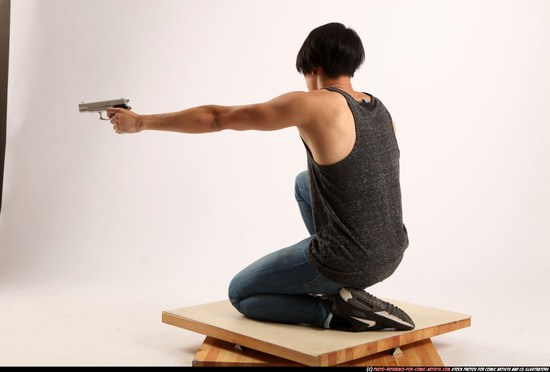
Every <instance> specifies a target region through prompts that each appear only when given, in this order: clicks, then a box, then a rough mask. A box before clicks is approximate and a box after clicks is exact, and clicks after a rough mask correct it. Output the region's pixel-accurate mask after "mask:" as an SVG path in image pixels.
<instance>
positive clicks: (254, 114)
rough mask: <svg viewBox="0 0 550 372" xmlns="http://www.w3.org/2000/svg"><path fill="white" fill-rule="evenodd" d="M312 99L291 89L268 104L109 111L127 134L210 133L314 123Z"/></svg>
mask: <svg viewBox="0 0 550 372" xmlns="http://www.w3.org/2000/svg"><path fill="white" fill-rule="evenodd" d="M310 102H312V99H311V97H310V95H309V93H306V92H291V93H286V94H283V95H281V96H279V97H276V98H274V99H272V100H270V101H267V102H265V103H257V104H251V105H243V106H218V105H206V106H199V107H194V108H190V109H187V110H183V111H179V112H174V113H167V114H157V115H138V114H136V113H133V112H131V111H128V110H124V109H115V108H113V109H109V110H108V112H107V114H108V115H109V116H110V117H111V115H115V114H116V116H115V117H113V119H112V120H111V123H113V124H117V127H118V130H120V131H121V132H124V133H137V132H140V131H142V130H160V131H171V132H180V133H211V132H219V131H222V130H227V129H231V130H238V131H244V130H261V131H273V130H279V129H283V128H288V127H293V126H297V127H301V126H305V125H307V124H308V123H309V122H311V120H312V118H311V110H308V109H307V107H308V104H309V103H310ZM308 112H309V114H308Z"/></svg>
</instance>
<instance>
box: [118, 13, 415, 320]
mask: <svg viewBox="0 0 550 372" xmlns="http://www.w3.org/2000/svg"><path fill="white" fill-rule="evenodd" d="M364 58H365V53H364V49H363V45H362V42H361V39H360V38H359V36H358V35H357V33H356V32H355V31H354V30H352V29H350V28H346V27H345V26H344V25H342V24H339V23H329V24H326V25H324V26H321V27H318V28H316V29H314V30H313V31H312V32H311V33H310V34H309V35H308V37H307V38H306V40H305V42H304V44H303V46H302V48H301V49H300V51H299V53H298V57H297V61H296V67H297V69H298V71H299V72H300V73H301V74H303V75H304V77H305V81H306V85H307V88H308V92H290V93H287V94H283V95H281V96H279V97H276V98H274V99H272V100H270V101H268V102H265V103H260V104H252V105H245V106H233V107H224V106H216V105H208V106H201V107H195V108H191V109H187V110H184V111H180V112H175V113H167V114H159V115H138V114H136V113H134V112H131V111H128V110H124V109H117V108H112V109H109V110H108V115H109V117H111V118H112V119H111V123H112V124H113V129H114V130H115V131H116V132H117V133H137V132H140V131H142V130H164V131H173V132H183V133H206V132H217V131H222V130H226V129H232V130H265V131H270V130H277V129H282V128H287V127H292V126H295V127H297V128H298V132H299V134H300V136H301V138H302V140H303V142H304V145H305V148H306V154H307V161H308V171H307V172H303V173H301V174H300V175H298V177H297V178H296V188H295V196H296V199H297V201H298V205H299V208H300V212H301V214H302V217H303V219H304V222H305V224H306V227H307V229H308V230H309V232H310V234H311V236H310V237H308V238H306V239H304V240H303V241H301V242H298V243H297V244H295V245H293V246H290V247H288V248H285V249H281V250H279V251H276V252H273V253H271V254H269V255H267V256H265V257H263V258H260V259H259V260H258V261H256V262H254V263H253V264H251V265H250V266H248V267H247V268H245V269H244V270H242V271H241V272H240V273H239V274H237V276H235V278H233V280H232V281H231V284H230V286H229V298H230V300H231V303H232V304H233V305H234V306H235V308H236V309H237V310H238V311H240V312H241V313H242V314H244V315H246V316H248V317H251V318H254V319H259V320H266V321H273V322H282V323H294V324H303V323H306V324H311V325H314V326H318V327H324V328H333V329H342V330H350V331H364V330H380V329H398V330H407V329H412V328H414V323H413V321H412V320H411V319H410V317H409V316H408V315H407V314H406V313H405V312H403V311H402V310H401V309H399V308H397V307H395V306H393V305H391V304H389V303H387V302H385V301H382V300H380V299H378V298H376V297H374V296H372V295H370V294H368V293H367V292H365V291H364V290H363V288H366V287H368V286H371V285H373V284H375V283H377V282H380V281H382V280H384V279H386V278H387V277H389V276H390V275H391V274H392V273H393V272H394V271H395V269H396V268H397V266H398V265H399V263H400V262H401V260H402V258H403V253H404V251H405V249H406V248H407V246H408V237H407V231H406V229H405V226H404V225H403V221H402V208H401V191H400V183H399V148H398V146H397V140H396V137H395V133H394V131H395V126H394V125H393V121H392V119H391V116H390V114H389V113H388V111H387V110H386V108H385V107H384V105H383V104H382V102H381V101H380V100H378V99H377V98H376V97H374V96H372V95H370V94H367V93H363V92H359V91H355V90H353V88H352V85H351V78H352V77H353V75H354V73H355V71H356V70H357V69H358V68H359V66H361V64H362V63H363V61H364Z"/></svg>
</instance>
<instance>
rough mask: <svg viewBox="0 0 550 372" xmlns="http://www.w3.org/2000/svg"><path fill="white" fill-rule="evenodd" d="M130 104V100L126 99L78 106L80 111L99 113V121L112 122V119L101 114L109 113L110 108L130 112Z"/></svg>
mask: <svg viewBox="0 0 550 372" xmlns="http://www.w3.org/2000/svg"><path fill="white" fill-rule="evenodd" d="M128 102H130V100H129V99H126V98H120V99H112V100H110V101H99V102H90V103H84V102H82V103H81V104H79V105H78V111H80V112H99V120H111V119H110V118H104V117H103V116H102V115H101V113H102V112H103V111H107V109H108V108H109V107H119V108H123V109H127V110H130V109H131V107H130V106H128V105H127V103H128Z"/></svg>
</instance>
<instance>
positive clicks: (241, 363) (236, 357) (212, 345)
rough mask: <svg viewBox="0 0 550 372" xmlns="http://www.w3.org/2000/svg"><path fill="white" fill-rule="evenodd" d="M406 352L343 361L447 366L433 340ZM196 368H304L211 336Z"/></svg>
mask: <svg viewBox="0 0 550 372" xmlns="http://www.w3.org/2000/svg"><path fill="white" fill-rule="evenodd" d="M400 348H401V350H402V354H399V355H395V356H394V355H392V354H391V353H390V351H388V350H386V351H382V352H380V353H376V354H373V355H369V356H366V357H363V358H359V359H355V360H352V361H349V362H345V363H342V364H339V365H338V366H343V367H360V366H409V367H414V366H423V367H427V366H443V361H442V360H441V358H440V357H439V354H438V353H437V351H436V350H435V347H434V345H433V344H432V341H431V340H430V339H429V338H427V339H425V340H421V341H416V342H413V343H412V344H408V345H403V346H401V347H400ZM193 366H194V367H267V366H269V367H300V366H304V365H303V364H300V363H298V362H294V361H292V360H288V359H283V358H280V357H277V356H274V355H270V354H266V353H262V352H261V351H257V350H252V349H247V348H244V350H243V351H239V350H236V349H235V344H232V343H229V342H227V341H222V340H218V339H216V338H213V337H210V336H207V337H206V339H205V340H204V342H203V343H202V345H201V347H200V348H199V351H198V352H197V354H196V355H195V358H194V359H193Z"/></svg>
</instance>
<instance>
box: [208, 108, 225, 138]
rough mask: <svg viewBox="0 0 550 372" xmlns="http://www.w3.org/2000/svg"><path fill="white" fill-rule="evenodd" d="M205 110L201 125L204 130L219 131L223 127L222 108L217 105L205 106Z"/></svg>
mask: <svg viewBox="0 0 550 372" xmlns="http://www.w3.org/2000/svg"><path fill="white" fill-rule="evenodd" d="M205 109H206V110H207V112H206V115H205V118H204V122H203V126H204V129H205V132H209V133H213V132H221V131H222V130H224V129H226V128H224V118H223V116H224V113H223V110H222V109H221V108H220V107H218V106H206V107H205Z"/></svg>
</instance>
